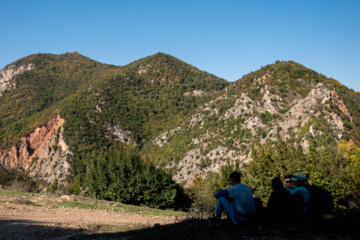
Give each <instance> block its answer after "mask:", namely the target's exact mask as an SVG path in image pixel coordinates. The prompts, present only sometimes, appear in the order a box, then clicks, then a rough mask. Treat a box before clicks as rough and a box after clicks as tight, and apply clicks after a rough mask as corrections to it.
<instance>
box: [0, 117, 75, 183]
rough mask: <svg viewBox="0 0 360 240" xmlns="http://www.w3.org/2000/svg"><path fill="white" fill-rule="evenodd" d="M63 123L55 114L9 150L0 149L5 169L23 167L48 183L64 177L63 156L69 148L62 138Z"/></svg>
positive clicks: (68, 166)
mask: <svg viewBox="0 0 360 240" xmlns="http://www.w3.org/2000/svg"><path fill="white" fill-rule="evenodd" d="M64 122H65V121H64V119H62V118H61V117H60V115H57V116H55V117H54V118H52V119H51V120H50V121H48V122H47V123H46V124H45V125H44V126H41V127H38V128H36V129H34V130H33V131H32V132H30V133H29V134H28V135H27V136H24V137H22V138H21V139H20V141H19V143H18V144H16V145H14V146H12V147H11V148H10V149H2V150H0V164H1V165H3V166H4V167H6V168H23V169H25V170H27V171H28V172H29V174H30V175H31V176H34V177H38V178H41V179H44V180H46V181H47V182H49V183H51V182H52V181H54V180H55V179H58V180H59V181H60V182H61V181H63V180H65V177H66V175H67V174H69V170H70V165H69V163H68V162H67V161H66V159H67V157H68V154H70V155H71V151H70V149H69V147H68V146H67V144H66V143H65V141H64V139H63V125H64Z"/></svg>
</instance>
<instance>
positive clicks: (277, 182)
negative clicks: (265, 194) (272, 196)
mask: <svg viewBox="0 0 360 240" xmlns="http://www.w3.org/2000/svg"><path fill="white" fill-rule="evenodd" d="M271 188H272V189H273V190H282V189H284V186H283V183H282V181H281V179H280V178H278V177H276V178H273V179H272V180H271Z"/></svg>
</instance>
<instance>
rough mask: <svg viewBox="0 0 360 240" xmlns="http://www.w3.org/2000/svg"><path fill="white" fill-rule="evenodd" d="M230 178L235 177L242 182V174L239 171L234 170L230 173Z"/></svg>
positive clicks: (235, 179) (234, 178)
mask: <svg viewBox="0 0 360 240" xmlns="http://www.w3.org/2000/svg"><path fill="white" fill-rule="evenodd" d="M229 179H233V180H234V181H235V182H238V183H240V181H241V174H240V173H238V172H233V173H231V174H230V176H229Z"/></svg>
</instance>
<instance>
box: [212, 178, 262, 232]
mask: <svg viewBox="0 0 360 240" xmlns="http://www.w3.org/2000/svg"><path fill="white" fill-rule="evenodd" d="M229 179H230V184H231V187H229V188H227V189H225V190H220V191H218V192H216V193H214V194H213V195H214V197H216V198H218V199H219V200H218V204H217V207H216V217H215V219H213V221H212V224H213V225H214V224H218V223H219V221H220V217H221V214H222V212H223V211H224V210H225V211H226V214H227V215H228V217H229V218H230V219H231V221H232V222H233V223H234V224H235V225H236V226H237V225H239V223H241V222H248V221H250V220H253V219H256V208H255V201H254V198H253V195H252V192H251V189H250V187H248V186H246V185H245V184H242V183H240V173H238V172H233V173H231V174H230V177H229Z"/></svg>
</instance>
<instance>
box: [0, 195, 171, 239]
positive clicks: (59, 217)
mask: <svg viewBox="0 0 360 240" xmlns="http://www.w3.org/2000/svg"><path fill="white" fill-rule="evenodd" d="M46 202H49V199H48V198H45V197H40V198H39V197H38V198H35V197H34V198H31V197H26V198H25V197H20V196H17V197H12V198H10V197H0V239H66V238H67V237H69V236H72V235H76V234H79V233H87V232H90V233H94V232H119V231H124V230H127V229H136V228H140V227H150V226H154V225H156V224H160V225H164V224H170V223H175V222H177V218H176V217H174V216H171V217H168V216H148V215H139V214H134V213H126V212H112V211H109V210H108V211H106V210H91V209H79V208H66V207H54V206H46V205H45V203H46ZM35 203H36V206H34V205H33V204H35Z"/></svg>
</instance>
